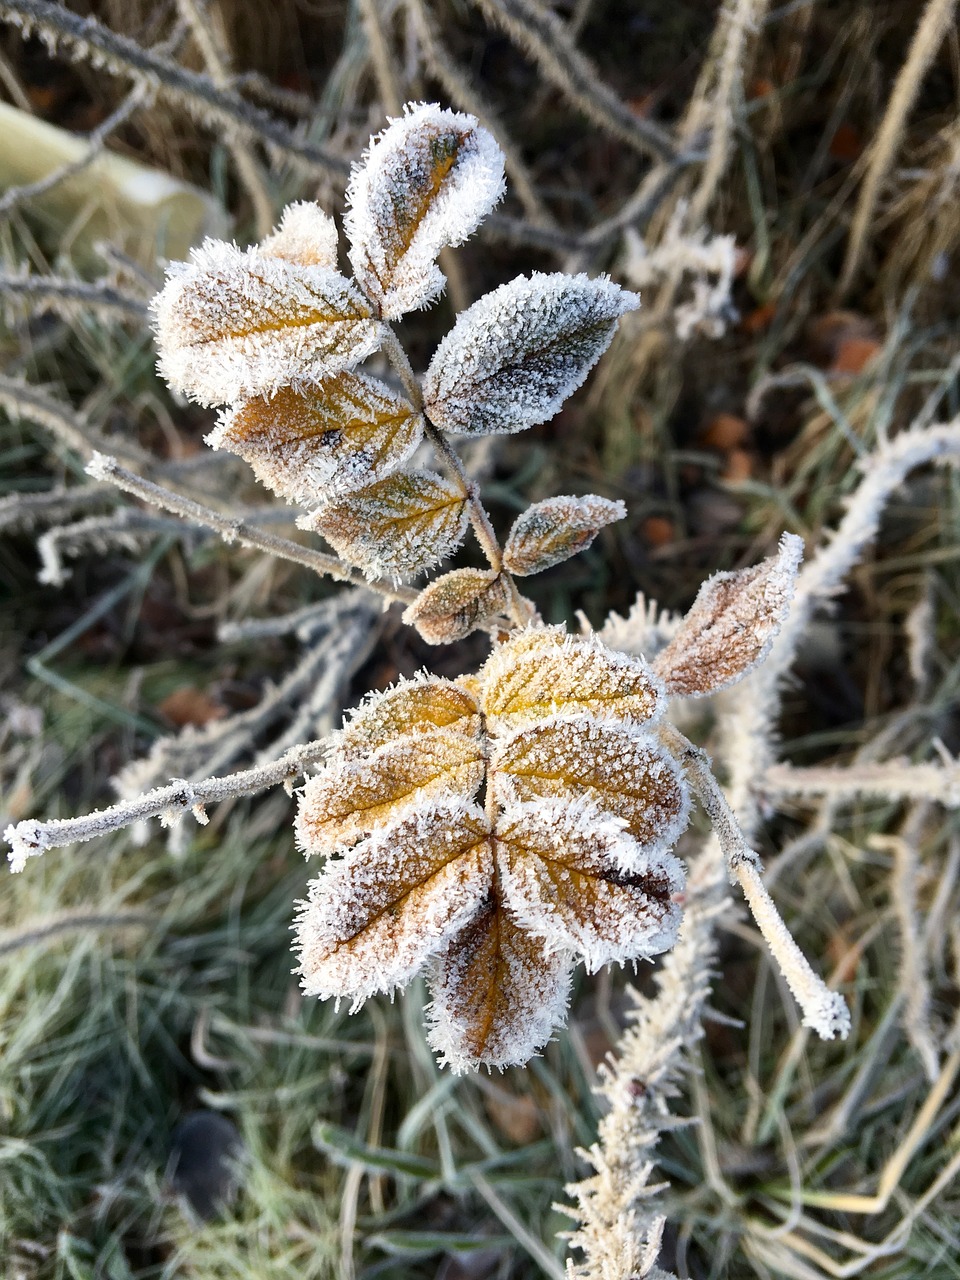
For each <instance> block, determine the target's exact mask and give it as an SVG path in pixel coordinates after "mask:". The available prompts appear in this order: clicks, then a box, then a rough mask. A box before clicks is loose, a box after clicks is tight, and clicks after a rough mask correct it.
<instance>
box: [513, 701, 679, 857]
mask: <svg viewBox="0 0 960 1280" xmlns="http://www.w3.org/2000/svg"><path fill="white" fill-rule="evenodd" d="M490 773H491V776H492V778H493V779H494V782H495V794H496V796H497V800H498V801H499V803H501V804H509V803H511V801H514V800H519V801H532V800H536V799H538V798H541V797H542V798H544V799H553V798H555V797H556V798H563V797H567V798H569V799H570V800H574V799H576V798H581V797H582V798H586V799H588V800H589V801H590V802H591V803H593V804H595V805H596V806H597V808H599V809H601V810H603V811H604V812H605V813H607V814H611V815H613V816H614V817H616V818H620V819H622V820H623V821H624V822H625V823H626V824H627V830H628V831H629V832H630V834H631V836H633V837H634V839H635V840H636V841H637V842H638V847H643V848H644V849H648V850H658V849H659V850H663V849H668V848H669V847H670V846H671V845H673V844H675V843H676V841H677V839H678V838H679V836H680V833H681V832H682V831H683V830H684V828H685V827H686V825H687V817H688V814H689V796H688V792H687V786H686V783H685V781H684V777H683V773H682V771H681V769H680V766H679V765H678V764H677V763H676V761H675V760H674V759H673V757H672V756H670V755H669V754H668V753H667V752H666V751H664V750H663V748H662V747H660V746H659V744H658V743H655V742H652V741H651V740H650V739H649V738H646V737H643V736H642V735H640V734H638V733H636V732H631V730H630V729H629V728H627V727H624V726H622V725H617V724H610V723H602V722H599V721H596V720H594V719H592V718H591V717H588V716H578V717H576V718H573V719H568V718H565V717H564V718H555V719H550V720H545V721H543V722H541V723H539V724H535V725H531V726H529V727H528V728H525V729H521V730H520V732H519V733H517V734H515V735H514V736H513V737H512V738H508V739H507V741H506V742H504V743H502V744H501V745H499V746H498V747H497V748H496V750H495V751H494V753H493V756H492V758H491V761H490Z"/></svg>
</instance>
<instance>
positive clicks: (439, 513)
mask: <svg viewBox="0 0 960 1280" xmlns="http://www.w3.org/2000/svg"><path fill="white" fill-rule="evenodd" d="M299 523H300V526H301V528H304V529H315V530H316V531H317V533H321V534H322V535H323V536H324V537H325V538H326V540H327V541H328V542H329V543H330V545H331V546H332V547H333V548H334V549H335V550H336V551H337V552H338V553H339V555H340V556H342V557H343V559H344V560H346V561H347V563H348V564H354V565H358V566H359V567H360V568H361V569H362V570H363V572H364V573H365V574H366V575H367V577H368V578H398V579H399V578H412V577H414V576H415V575H416V574H418V573H422V572H423V571H424V570H425V569H430V568H432V567H433V566H434V565H435V564H439V563H440V561H441V560H445V559H446V558H447V556H448V555H450V554H451V553H452V552H453V551H455V550H456V548H457V547H458V546H459V545H460V542H461V541H462V539H463V535H464V533H465V532H466V529H467V499H466V496H465V495H464V494H463V493H462V492H461V490H460V487H459V486H458V485H457V484H455V483H454V482H453V481H452V480H445V479H444V478H443V477H442V476H438V475H436V474H435V473H434V472H432V471H403V472H400V473H399V474H398V475H395V476H388V477H387V478H386V479H385V480H378V481H377V483H376V484H372V485H369V486H367V487H366V488H363V489H357V490H356V491H355V492H354V493H351V494H350V495H349V496H347V497H343V498H340V499H338V500H336V501H333V502H329V503H327V504H326V505H325V506H323V507H321V508H320V510H319V511H315V512H313V513H312V514H311V515H309V516H306V517H304V518H303V519H302V520H301V521H299Z"/></svg>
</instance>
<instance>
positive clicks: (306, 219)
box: [260, 200, 337, 269]
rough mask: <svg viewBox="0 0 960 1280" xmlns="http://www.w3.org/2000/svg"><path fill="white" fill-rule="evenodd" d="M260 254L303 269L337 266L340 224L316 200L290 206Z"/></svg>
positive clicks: (265, 241)
mask: <svg viewBox="0 0 960 1280" xmlns="http://www.w3.org/2000/svg"><path fill="white" fill-rule="evenodd" d="M260 252H261V253H262V254H265V255H266V256H267V257H270V258H284V259H286V261H287V262H299V263H300V264H301V265H302V266H310V267H333V268H334V269H336V265H337V224H336V223H335V222H334V220H333V219H332V218H331V217H330V215H329V214H326V213H324V212H323V210H322V209H321V208H320V206H319V205H318V204H316V203H315V202H314V201H313V200H298V201H296V202H295V203H294V204H288V205H287V207H286V209H284V211H283V216H282V217H281V218H280V225H279V226H278V227H277V229H276V230H275V231H273V232H272V233H271V234H270V235H268V236H267V238H266V239H265V240H261V241H260Z"/></svg>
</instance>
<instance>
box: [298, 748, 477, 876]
mask: <svg viewBox="0 0 960 1280" xmlns="http://www.w3.org/2000/svg"><path fill="white" fill-rule="evenodd" d="M483 775H484V760H483V751H482V748H481V746H480V744H479V743H478V742H477V741H476V739H474V738H468V737H466V736H465V735H464V734H462V733H457V732H456V730H453V729H432V730H429V731H424V732H423V733H420V734H410V735H408V736H407V737H405V738H398V739H397V740H396V741H394V742H390V743H388V744H387V745H386V746H384V747H381V748H380V749H379V751H376V752H374V753H373V755H371V756H369V757H366V758H364V759H359V760H334V761H332V762H331V763H330V764H328V765H326V766H325V767H324V768H323V769H321V770H320V772H319V773H318V774H316V775H315V776H314V777H312V778H310V779H309V781H308V782H307V784H306V786H305V787H304V788H303V791H302V792H301V794H300V804H299V809H298V812H297V823H296V831H297V843H298V844H299V846H300V848H301V849H303V850H304V852H305V853H306V854H307V855H308V856H309V855H310V854H313V853H326V852H328V851H329V850H331V849H333V848H336V847H338V846H342V845H348V844H352V843H354V842H355V841H356V840H358V839H359V838H360V837H361V836H363V835H366V834H367V833H368V832H370V831H375V830H376V829H377V828H378V827H382V826H384V825H386V824H387V823H389V822H393V821H395V820H396V819H397V818H399V817H401V816H402V815H403V814H404V811H405V810H406V809H407V807H408V806H410V805H412V804H414V803H420V804H422V803H424V802H425V801H429V800H433V799H434V798H436V797H438V796H441V795H446V796H453V797H458V798H460V799H461V800H462V801H463V802H464V803H467V802H468V801H470V800H471V799H472V798H473V796H474V794H475V792H476V790H477V788H478V787H479V786H480V783H481V782H482V781H483Z"/></svg>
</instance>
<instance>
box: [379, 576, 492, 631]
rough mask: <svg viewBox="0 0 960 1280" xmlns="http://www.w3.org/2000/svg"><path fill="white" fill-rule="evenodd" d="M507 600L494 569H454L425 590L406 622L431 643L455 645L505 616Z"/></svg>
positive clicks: (413, 606)
mask: <svg viewBox="0 0 960 1280" xmlns="http://www.w3.org/2000/svg"><path fill="white" fill-rule="evenodd" d="M508 601H509V593H508V591H507V587H506V584H505V583H504V581H503V578H502V577H501V576H500V574H498V573H494V571H493V570H492V569H491V570H484V569H454V570H453V572H452V573H445V574H444V575H443V576H442V577H440V578H436V579H435V580H434V581H433V582H431V583H430V585H429V586H428V587H424V589H423V590H422V591H421V592H420V595H419V596H418V597H417V599H416V601H415V602H414V603H413V604H412V605H410V606H409V608H407V609H406V610H405V612H404V615H403V620H404V622H408V623H410V625H411V626H414V627H416V629H417V630H418V631H419V633H420V635H421V636H422V637H423V639H424V640H426V641H427V643H428V644H453V643H454V641H455V640H462V639H463V637H464V636H468V635H469V634H470V632H471V631H475V630H476V629H477V627H478V626H479V625H480V623H482V622H484V621H485V620H486V619H487V618H494V617H496V616H497V615H498V614H501V613H503V611H504V610H505V609H506V607H507V604H508Z"/></svg>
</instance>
